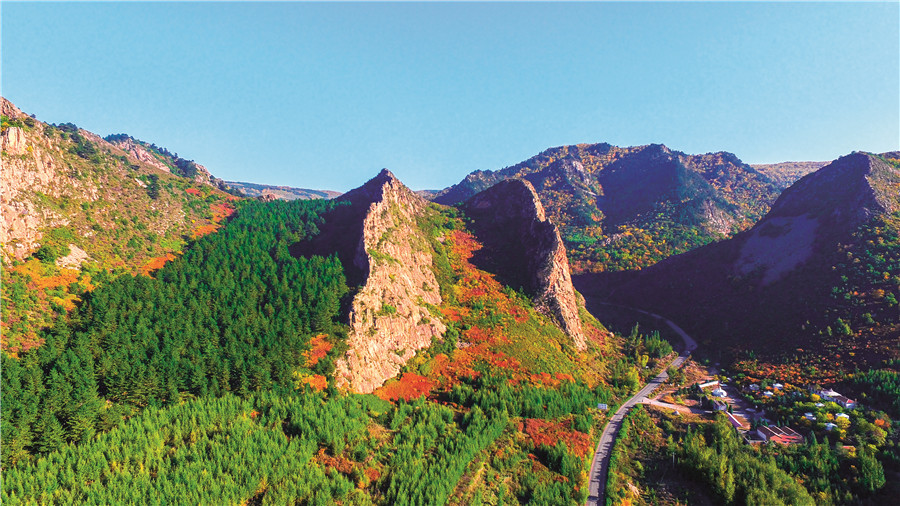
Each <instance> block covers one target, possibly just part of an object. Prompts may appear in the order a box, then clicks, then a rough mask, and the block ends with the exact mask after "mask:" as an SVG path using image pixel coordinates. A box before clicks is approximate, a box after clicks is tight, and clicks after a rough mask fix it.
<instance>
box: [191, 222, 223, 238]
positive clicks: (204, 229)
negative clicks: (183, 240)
mask: <svg viewBox="0 0 900 506" xmlns="http://www.w3.org/2000/svg"><path fill="white" fill-rule="evenodd" d="M218 229H219V225H217V224H215V223H212V224H209V225H203V226H200V227H197V228H195V229H194V231H193V232H191V238H193V239H199V238H201V237H203V236H204V235H209V234H211V233H213V232H215V231H216V230H218Z"/></svg>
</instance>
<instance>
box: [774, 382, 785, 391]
mask: <svg viewBox="0 0 900 506" xmlns="http://www.w3.org/2000/svg"><path fill="white" fill-rule="evenodd" d="M772 388H774V389H775V390H781V389H782V388H784V385H782V384H781V383H775V384H774V385H772Z"/></svg>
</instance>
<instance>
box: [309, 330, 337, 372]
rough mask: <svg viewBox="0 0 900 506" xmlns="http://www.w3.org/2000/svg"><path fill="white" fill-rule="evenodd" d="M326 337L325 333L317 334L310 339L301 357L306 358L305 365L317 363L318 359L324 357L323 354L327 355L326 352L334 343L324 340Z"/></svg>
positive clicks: (310, 365)
mask: <svg viewBox="0 0 900 506" xmlns="http://www.w3.org/2000/svg"><path fill="white" fill-rule="evenodd" d="M327 337H328V335H327V334H319V335H317V336H316V337H314V338H312V340H310V342H309V350H307V351H305V352H304V353H303V357H304V358H306V366H307V367H312V366H314V365H316V364H318V363H319V360H321V359H323V358H325V356H326V355H328V352H329V351H331V348H332V347H333V346H334V345H332V344H331V343H329V342H328V341H327V340H326V338H327Z"/></svg>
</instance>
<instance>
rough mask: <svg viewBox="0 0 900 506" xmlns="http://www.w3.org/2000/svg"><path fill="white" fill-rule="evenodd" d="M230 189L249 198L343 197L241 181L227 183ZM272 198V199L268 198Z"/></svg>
mask: <svg viewBox="0 0 900 506" xmlns="http://www.w3.org/2000/svg"><path fill="white" fill-rule="evenodd" d="M225 184H226V185H228V187H229V188H234V189H235V190H238V191H240V192H241V193H243V194H244V195H246V196H248V197H263V198H274V199H280V200H297V199H300V200H307V199H333V198H335V197H338V196H340V195H341V193H340V192H336V191H331V190H310V189H307V188H294V187H291V186H273V185H267V184H259V183H245V182H240V181H225ZM267 196H271V197H267Z"/></svg>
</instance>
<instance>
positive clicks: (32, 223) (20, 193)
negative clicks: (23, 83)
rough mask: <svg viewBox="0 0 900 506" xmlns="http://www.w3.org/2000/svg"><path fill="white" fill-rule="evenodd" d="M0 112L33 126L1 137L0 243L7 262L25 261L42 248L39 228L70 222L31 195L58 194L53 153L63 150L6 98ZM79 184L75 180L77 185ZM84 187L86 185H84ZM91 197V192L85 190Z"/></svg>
mask: <svg viewBox="0 0 900 506" xmlns="http://www.w3.org/2000/svg"><path fill="white" fill-rule="evenodd" d="M0 110H2V113H3V115H4V116H6V117H8V118H10V120H12V121H15V122H16V123H19V124H22V123H23V122H25V121H27V122H28V123H29V124H31V125H32V126H31V127H28V128H27V129H26V128H23V127H21V126H12V127H9V128H6V129H4V130H3V132H2V134H0V145H2V159H3V174H2V177H0V243H2V244H3V255H4V261H6V260H9V259H10V258H15V259H18V260H22V259H23V258H25V257H26V256H27V255H28V254H29V253H31V252H33V251H34V250H36V249H37V248H38V247H39V246H40V241H41V238H42V234H41V232H40V229H42V228H45V227H54V226H60V225H64V224H66V223H67V221H66V219H65V217H64V216H62V215H60V214H59V213H57V212H55V211H54V210H52V209H49V208H47V207H46V206H41V205H38V204H37V203H36V202H35V201H34V199H32V198H30V195H31V194H34V193H36V192H40V193H42V194H45V195H59V192H60V191H61V190H60V186H61V185H59V184H58V179H59V177H60V175H59V174H58V171H57V163H56V161H55V158H54V156H53V155H54V152H55V151H58V150H59V149H60V148H59V147H58V146H57V145H55V144H54V143H53V142H51V141H49V140H48V139H46V138H45V137H44V136H43V135H42V133H43V124H42V123H40V122H39V121H34V120H33V119H32V118H31V117H30V116H28V115H27V114H25V113H23V112H22V111H20V110H19V108H18V107H16V106H15V105H13V104H12V103H11V102H10V101H8V100H6V99H5V98H0ZM78 183H80V181H76V182H75V183H74V184H75V185H77V184H78ZM81 186H84V185H81ZM82 190H83V191H84V192H85V193H86V194H87V195H89V196H94V195H95V192H92V191H90V190H91V189H86V188H82Z"/></svg>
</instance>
